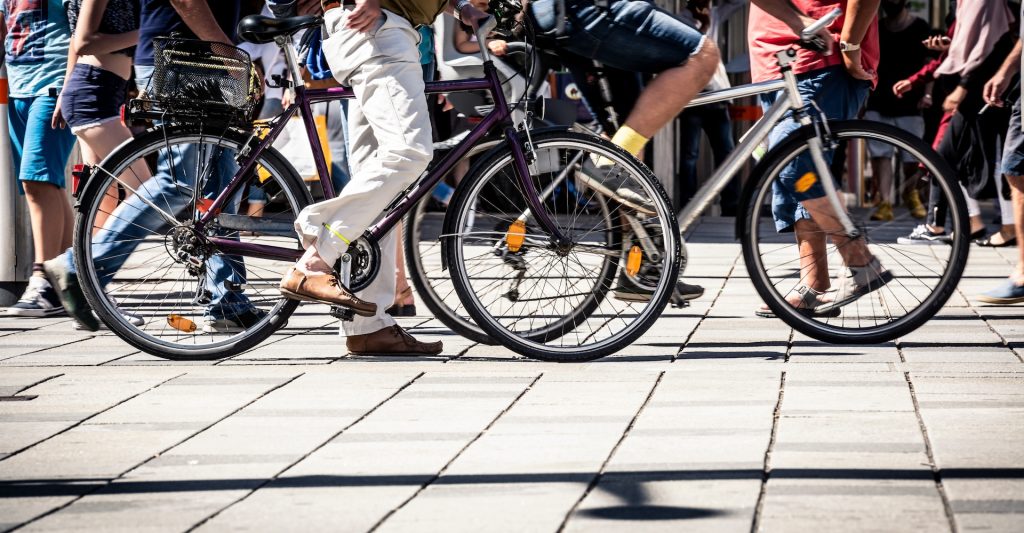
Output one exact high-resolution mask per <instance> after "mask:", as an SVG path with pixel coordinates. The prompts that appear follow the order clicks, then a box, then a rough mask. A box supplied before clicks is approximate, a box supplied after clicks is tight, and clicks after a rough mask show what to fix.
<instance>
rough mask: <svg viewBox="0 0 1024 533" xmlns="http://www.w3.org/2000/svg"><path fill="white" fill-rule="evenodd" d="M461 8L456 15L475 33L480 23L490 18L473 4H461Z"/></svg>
mask: <svg viewBox="0 0 1024 533" xmlns="http://www.w3.org/2000/svg"><path fill="white" fill-rule="evenodd" d="M459 4H460V5H461V7H460V8H459V9H458V10H457V12H456V14H457V15H458V16H459V20H460V21H461V22H462V23H463V24H466V25H467V26H470V27H471V28H473V31H474V33H475V32H476V30H477V29H478V28H479V27H480V22H481V21H483V20H484V19H486V18H487V17H489V16H490V15H488V14H487V13H486V12H484V11H482V10H481V9H480V8H478V7H476V6H475V5H473V3H472V2H459Z"/></svg>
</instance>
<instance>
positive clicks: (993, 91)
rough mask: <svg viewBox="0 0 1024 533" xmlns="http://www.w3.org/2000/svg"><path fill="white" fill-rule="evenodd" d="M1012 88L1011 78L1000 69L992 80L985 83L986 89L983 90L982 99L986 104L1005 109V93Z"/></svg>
mask: <svg viewBox="0 0 1024 533" xmlns="http://www.w3.org/2000/svg"><path fill="white" fill-rule="evenodd" d="M1009 87H1010V77H1009V76H1007V75H1006V73H1005V72H1003V69H999V71H998V72H996V75H995V76H992V79H990V80H988V81H987V82H985V87H984V88H983V89H982V93H981V97H982V98H984V99H985V103H986V104H989V105H994V106H996V107H1003V104H1004V102H1003V93H1005V92H1006V89H1008V88H1009Z"/></svg>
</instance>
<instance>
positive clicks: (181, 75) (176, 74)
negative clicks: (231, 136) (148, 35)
mask: <svg viewBox="0 0 1024 533" xmlns="http://www.w3.org/2000/svg"><path fill="white" fill-rule="evenodd" d="M153 49H154V58H153V77H152V78H151V80H150V83H149V87H147V88H146V91H145V93H144V94H142V95H140V97H139V98H138V99H136V100H133V101H132V102H131V103H130V105H129V112H130V114H131V115H132V116H133V117H134V118H145V119H150V120H163V121H165V122H198V121H201V122H203V123H216V124H226V125H243V124H248V123H251V122H252V114H253V110H254V109H255V108H256V103H257V101H258V100H259V83H260V81H259V79H258V77H257V74H256V69H255V67H254V66H253V63H252V59H251V58H250V57H249V54H248V53H246V52H245V50H242V49H240V48H237V47H234V46H229V45H226V44H223V43H217V42H208V41H198V40H195V39H180V38H175V37H165V38H157V39H154V40H153Z"/></svg>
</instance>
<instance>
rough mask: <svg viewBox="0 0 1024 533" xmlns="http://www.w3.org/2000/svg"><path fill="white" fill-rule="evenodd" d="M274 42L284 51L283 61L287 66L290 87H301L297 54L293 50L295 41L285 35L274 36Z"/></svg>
mask: <svg viewBox="0 0 1024 533" xmlns="http://www.w3.org/2000/svg"><path fill="white" fill-rule="evenodd" d="M274 42H275V43H277V46H278V47H279V48H281V51H283V52H284V61H285V64H286V65H287V66H288V75H289V76H290V77H291V82H292V88H294V89H297V88H299V87H302V86H303V82H302V75H301V74H300V73H299V72H300V71H299V54H298V52H296V51H295V43H293V42H292V39H291V37H289V36H287V35H282V36H280V37H275V38H274Z"/></svg>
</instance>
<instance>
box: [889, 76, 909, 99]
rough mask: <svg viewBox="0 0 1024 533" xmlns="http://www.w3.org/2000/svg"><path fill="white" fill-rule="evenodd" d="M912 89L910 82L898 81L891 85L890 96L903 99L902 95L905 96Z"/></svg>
mask: <svg viewBox="0 0 1024 533" xmlns="http://www.w3.org/2000/svg"><path fill="white" fill-rule="evenodd" d="M912 88H913V87H912V85H911V83H910V80H900V81H898V82H896V83H894V84H893V86H892V94H895V95H896V98H903V95H904V94H907V93H908V92H909V91H910V89H912Z"/></svg>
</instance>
